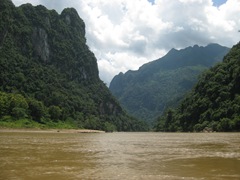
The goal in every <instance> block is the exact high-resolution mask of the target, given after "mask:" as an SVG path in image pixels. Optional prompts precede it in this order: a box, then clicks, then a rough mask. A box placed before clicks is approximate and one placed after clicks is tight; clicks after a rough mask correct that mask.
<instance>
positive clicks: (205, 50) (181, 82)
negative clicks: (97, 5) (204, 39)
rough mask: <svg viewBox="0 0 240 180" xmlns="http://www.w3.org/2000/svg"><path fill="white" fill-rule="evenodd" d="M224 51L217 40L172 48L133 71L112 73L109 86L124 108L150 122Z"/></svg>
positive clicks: (192, 84)
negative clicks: (206, 44)
mask: <svg viewBox="0 0 240 180" xmlns="http://www.w3.org/2000/svg"><path fill="white" fill-rule="evenodd" d="M228 51H229V48H227V47H223V46H220V45H218V44H209V45H208V46H206V47H200V46H197V45H195V46H193V47H188V48H185V49H182V50H176V49H172V50H171V51H169V52H168V53H167V55H165V56H164V57H162V58H160V59H158V60H156V61H153V62H150V63H148V64H145V65H143V66H142V67H140V68H139V70H137V71H128V72H127V73H125V74H123V73H120V74H119V75H117V76H115V77H114V78H113V80H112V82H111V84H110V90H111V91H112V93H113V94H114V95H115V96H116V97H117V98H118V100H119V101H120V102H121V104H122V105H123V106H124V107H125V108H126V109H127V111H128V112H130V113H131V114H132V115H134V116H136V117H138V118H141V119H144V120H145V121H147V122H152V121H154V120H155V119H156V118H157V117H158V116H159V115H161V114H162V113H163V112H164V111H165V109H166V108H168V107H175V106H176V105H177V104H178V103H179V101H180V100H181V99H182V98H183V96H184V95H185V94H186V93H187V92H188V91H189V90H190V89H191V88H192V87H193V86H194V84H195V83H196V82H197V79H198V75H199V74H201V73H202V72H203V71H204V70H206V69H208V68H209V67H211V66H213V65H214V64H216V63H217V62H220V61H222V59H223V56H224V55H225V54H226V53H227V52H228Z"/></svg>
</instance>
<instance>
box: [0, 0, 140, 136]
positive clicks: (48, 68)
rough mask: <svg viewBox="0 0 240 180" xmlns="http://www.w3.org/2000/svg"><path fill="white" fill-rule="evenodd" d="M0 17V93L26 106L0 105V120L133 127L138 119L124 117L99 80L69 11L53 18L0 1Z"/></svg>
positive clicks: (81, 26)
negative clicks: (12, 118)
mask: <svg viewBox="0 0 240 180" xmlns="http://www.w3.org/2000/svg"><path fill="white" fill-rule="evenodd" d="M0 19H1V23H0V91H2V92H4V93H7V95H6V94H4V93H3V94H1V93H0V95H1V96H4V97H12V96H14V97H15V95H16V94H18V95H19V94H20V95H21V96H23V99H25V100H23V101H26V103H27V106H24V108H23V107H20V105H19V106H18V104H19V103H13V105H11V106H10V105H9V106H6V107H5V105H6V104H4V105H3V106H4V107H5V109H7V110H6V111H4V112H2V113H0V120H1V118H3V117H4V116H6V115H10V116H14V117H15V116H17V118H19V117H24V118H26V117H27V118H29V119H33V120H35V121H37V122H39V123H45V122H46V121H47V122H48V121H52V120H54V121H63V122H65V121H68V122H69V121H70V122H72V123H75V124H76V125H77V126H78V127H85V128H94V129H106V128H107V127H109V126H110V127H111V128H113V129H116V130H121V131H122V130H124V131H126V130H137V129H138V128H137V127H139V126H138V125H136V124H138V121H137V120H135V119H133V118H131V117H129V116H128V115H127V114H126V113H125V111H124V110H123V109H122V108H121V106H120V105H119V103H118V102H117V101H116V100H115V98H114V97H113V96H112V95H111V93H110V92H109V90H108V88H107V87H106V86H105V84H104V83H103V82H102V81H101V80H100V79H99V76H98V67H97V60H96V58H95V56H94V54H93V53H92V52H91V51H90V50H89V48H88V46H87V45H86V38H85V24H84V22H83V20H82V19H81V18H80V17H79V15H78V13H77V11H76V10H75V9H73V8H66V9H64V10H63V11H62V13H61V14H58V13H57V12H56V11H55V10H48V9H46V8H45V7H44V6H41V5H39V6H32V5H31V4H24V5H21V6H20V7H15V6H14V5H13V3H12V2H11V1H10V0H1V3H0ZM9 94H10V95H9ZM1 96H0V100H1ZM21 96H20V97H21ZM17 97H19V96H17ZM18 99H19V98H18ZM20 99H22V98H20ZM0 107H1V101H0ZM14 108H15V109H14ZM16 108H17V109H16ZM13 109H14V110H13ZM16 114H17V115H16ZM15 118H16V117H15Z"/></svg>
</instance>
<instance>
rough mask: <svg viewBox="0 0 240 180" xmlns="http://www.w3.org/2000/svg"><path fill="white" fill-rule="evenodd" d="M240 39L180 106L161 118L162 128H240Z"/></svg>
mask: <svg viewBox="0 0 240 180" xmlns="http://www.w3.org/2000/svg"><path fill="white" fill-rule="evenodd" d="M239 82H240V43H238V44H237V45H235V46H234V47H233V48H232V49H231V50H230V52H229V53H228V54H227V55H226V56H225V58H224V60H223V62H222V63H219V64H218V65H216V66H214V67H213V68H211V69H210V70H208V71H206V72H205V73H204V74H203V75H202V76H201V78H200V79H199V81H198V83H197V84H196V86H195V87H194V88H193V90H192V91H191V93H190V94H189V95H188V96H187V97H186V98H185V99H184V100H183V101H182V102H181V104H180V105H179V107H178V108H177V109H176V110H173V109H170V110H168V111H167V112H166V114H165V116H164V117H162V118H159V120H158V125H157V130H158V131H203V130H208V131H240V83H239Z"/></svg>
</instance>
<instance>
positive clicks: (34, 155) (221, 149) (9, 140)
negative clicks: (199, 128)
mask: <svg viewBox="0 0 240 180" xmlns="http://www.w3.org/2000/svg"><path fill="white" fill-rule="evenodd" d="M0 179H2V180H7V179H14V180H15V179H16V180H18V179H19V180H25V179H26V180H28V179H30V180H31V179H34V180H38V179H39V180H42V179H44V180H56V179H57V180H68V179H72V180H75V179H104V180H105V179H109V180H110V179H130V180H131V179H133V180H135V179H136V180H138V179H147V180H149V179H150V180H151V179H160V180H161V179H167V180H170V179H187V180H188V179H189V180H195V179H196V180H202V179H206V180H218V179H220V180H221V179H222V180H227V179H231V180H235V179H236V180H237V179H238V180H239V179H240V133H150V132H149V133H58V132H51V133H48V132H44V133H43V132H0Z"/></svg>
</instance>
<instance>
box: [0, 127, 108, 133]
mask: <svg viewBox="0 0 240 180" xmlns="http://www.w3.org/2000/svg"><path fill="white" fill-rule="evenodd" d="M1 132H36V133H105V131H100V130H92V129H9V128H6V129H5V128H2V129H1V128H0V133H1Z"/></svg>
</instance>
